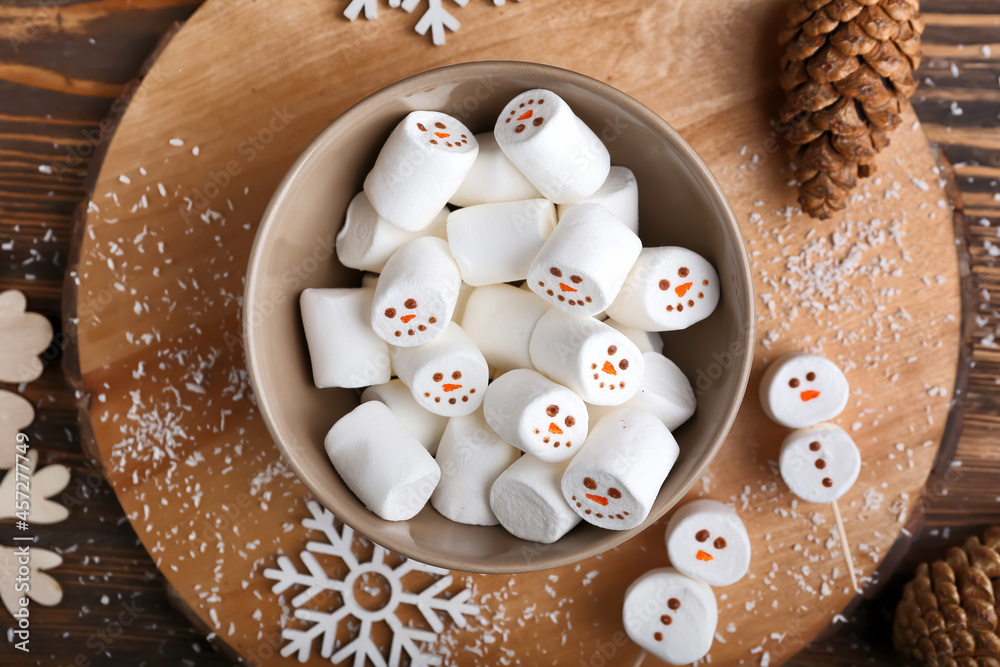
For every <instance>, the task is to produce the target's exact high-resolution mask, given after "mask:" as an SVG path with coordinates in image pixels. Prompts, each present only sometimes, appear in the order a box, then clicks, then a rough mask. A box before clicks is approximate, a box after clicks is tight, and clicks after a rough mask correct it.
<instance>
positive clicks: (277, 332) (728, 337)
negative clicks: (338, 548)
mask: <svg viewBox="0 0 1000 667" xmlns="http://www.w3.org/2000/svg"><path fill="white" fill-rule="evenodd" d="M529 88H547V89H550V90H552V91H554V92H555V93H556V94H558V95H559V96H561V97H562V98H563V99H565V100H566V101H567V102H568V103H569V104H570V106H571V107H572V108H573V109H574V110H575V111H576V113H577V114H578V115H579V116H580V117H581V118H582V119H583V120H584V121H585V122H586V123H587V124H588V125H589V126H590V127H591V128H593V129H594V130H595V131H596V132H597V134H598V135H599V136H600V137H601V138H602V139H603V140H604V142H605V144H606V145H607V146H608V148H609V150H610V152H611V157H612V163H613V164H619V165H625V166H627V167H630V168H631V169H632V170H633V171H634V172H635V175H636V178H637V180H638V183H639V193H640V221H641V222H640V236H641V237H642V240H643V245H645V246H659V245H681V246H685V247H687V248H691V249H692V250H694V251H696V252H698V253H700V254H702V255H703V256H705V257H706V258H707V259H708V260H709V261H710V262H712V264H713V265H714V266H715V267H716V268H717V270H718V272H719V276H720V279H721V282H722V299H721V301H720V304H719V307H718V308H717V310H716V311H715V313H713V314H712V316H711V317H710V318H708V319H707V320H705V321H703V322H701V323H699V324H697V325H695V326H693V327H691V328H689V329H687V330H685V331H681V332H672V333H667V334H665V335H664V340H665V349H664V354H666V355H667V356H668V357H670V358H671V359H672V360H673V361H675V362H676V363H677V364H678V365H679V366H680V367H681V369H683V370H684V372H685V373H686V374H687V376H688V378H689V379H690V380H691V381H692V383H693V384H694V386H695V389H696V392H697V393H698V396H699V399H698V410H697V413H696V414H695V416H694V418H693V419H691V420H690V421H689V422H688V423H687V424H685V425H684V426H682V427H681V428H679V429H678V430H677V431H676V432H675V434H674V435H675V437H676V438H677V441H678V443H679V444H680V449H681V454H680V458H679V460H678V461H677V464H676V466H675V467H674V469H673V471H672V472H671V474H670V477H669V478H668V480H667V482H666V483H665V484H664V486H663V488H662V489H661V490H660V494H659V496H658V497H657V500H656V504H655V506H654V508H653V511H652V512H651V513H650V516H649V518H648V519H647V520H646V521H645V522H644V523H643V524H642V525H641V526H639V527H638V528H635V529H633V530H630V531H621V532H615V531H606V530H602V529H599V528H595V527H593V526H590V525H588V524H586V523H582V524H580V525H579V526H577V527H576V528H575V529H573V530H572V531H571V532H570V533H569V534H568V535H566V536H565V537H564V538H562V539H561V540H559V541H558V542H556V543H555V544H552V545H540V544H535V543H531V542H525V541H523V540H520V539H518V538H515V537H513V536H512V535H510V534H508V533H507V532H506V531H504V530H503V529H502V528H500V527H499V526H497V527H482V526H466V525H460V524H457V523H453V522H451V521H449V520H447V519H445V518H444V517H442V516H441V515H439V514H438V513H437V512H436V511H435V510H434V509H433V508H432V507H431V506H430V504H428V505H427V507H425V508H424V510H423V511H421V513H420V514H419V515H417V516H416V517H415V518H414V519H412V520H410V521H405V522H396V523H394V522H388V521H383V520H381V519H379V518H378V517H377V516H375V515H374V514H372V513H370V512H368V511H367V510H366V509H365V508H364V506H363V505H362V504H361V503H360V502H359V501H358V500H357V498H356V497H355V496H354V495H353V494H352V493H351V491H350V490H349V489H348V488H347V487H346V486H345V485H344V483H343V482H342V481H341V480H340V478H339V477H338V476H337V474H336V472H335V471H334V469H333V466H332V465H331V464H330V462H329V460H328V459H327V457H326V454H325V452H324V450H323V437H324V436H325V434H326V432H327V430H329V428H330V427H331V426H332V425H333V423H334V422H335V421H337V419H339V418H340V416H341V415H343V414H345V413H347V412H349V411H350V410H352V409H353V408H354V407H355V406H356V405H357V404H358V392H357V391H355V390H348V389H317V388H316V387H315V386H314V385H313V383H312V376H311V371H310V367H309V360H308V353H307V349H306V341H305V336H304V334H303V331H302V325H301V321H300V314H299V307H298V297H299V294H300V293H301V292H302V290H303V289H306V288H308V287H355V286H358V285H359V284H360V279H361V275H360V273H359V272H357V271H354V270H351V269H347V268H345V267H343V266H341V265H340V264H339V263H338V262H337V261H336V256H335V253H334V239H335V237H336V234H337V230H338V228H339V226H340V224H341V222H342V219H343V215H344V211H345V210H346V208H347V205H348V203H349V202H350V200H351V198H352V197H353V196H354V195H355V194H356V193H357V192H358V191H359V190H361V186H362V182H363V180H364V177H365V175H366V173H367V171H368V170H369V169H370V168H371V165H372V164H374V161H375V157H376V155H377V154H378V151H379V149H380V147H381V145H382V143H383V141H384V140H385V139H386V137H388V135H389V132H390V131H391V130H392V128H393V127H394V126H395V125H396V123H398V122H399V121H400V120H401V119H402V118H403V116H404V115H406V114H407V113H408V112H410V111H412V110H415V109H436V110H440V111H443V112H445V113H448V114H451V115H453V116H455V117H457V118H458V119H460V120H462V121H463V122H464V123H465V124H466V126H468V127H469V128H470V129H471V130H472V131H473V132H484V131H488V130H491V129H492V127H493V123H494V121H495V119H496V117H497V115H498V114H499V113H500V111H501V109H502V107H503V105H504V104H505V103H506V102H507V101H508V100H510V99H511V98H512V97H514V96H515V95H516V94H518V93H521V92H523V91H524V90H527V89H529ZM750 289H751V288H750V274H749V261H748V259H747V256H746V250H745V248H744V246H743V242H742V238H741V237H740V233H739V228H738V225H737V223H736V220H735V218H734V216H733V214H732V211H731V209H730V208H729V205H728V203H727V202H726V200H725V198H724V196H723V194H722V191H721V189H720V188H719V186H718V184H717V183H716V182H715V180H714V178H712V176H711V174H710V173H709V172H708V169H707V168H706V167H705V166H704V164H703V163H702V162H701V160H700V159H699V158H698V157H697V156H696V155H695V154H694V152H693V150H692V149H691V148H690V147H689V146H688V145H687V144H686V143H685V142H684V141H683V140H682V139H681V138H680V137H679V136H678V135H677V134H676V133H675V132H674V131H673V130H672V129H671V128H670V127H669V126H668V125H667V124H666V123H665V122H664V121H662V120H661V119H660V118H659V117H658V116H656V114H654V113H653V112H652V111H650V110H649V109H647V108H646V107H644V106H642V105H641V104H639V103H638V102H636V101H635V100H633V99H631V98H629V97H628V96H626V95H625V94H623V93H621V92H619V91H617V90H615V89H614V88H611V87H610V86H607V85H605V84H602V83H600V82H598V81H595V80H593V79H590V78H588V77H585V76H583V75H579V74H574V73H572V72H568V71H566V70H561V69H557V68H552V67H547V66H543V65H534V64H528V63H513V62H486V63H469V64H466V65H456V66H453V67H447V68H442V69H439V70H433V71H430V72H425V73H423V74H420V75H417V76H414V77H411V78H409V79H405V80H403V81H400V82H398V83H396V84H393V85H392V86H389V87H388V88H385V89H383V90H381V91H379V92H378V93H376V94H374V95H372V96H370V97H368V98H366V99H365V100H364V101H362V102H360V103H359V104H358V105H356V106H354V107H352V108H351V109H349V110H348V111H347V112H346V113H344V114H343V115H342V116H341V117H340V118H338V119H337V120H336V121H335V122H334V123H333V124H331V125H330V126H329V127H328V128H327V129H326V130H324V132H323V133H322V134H320V136H319V137H318V138H317V139H316V140H315V141H314V142H313V144H312V145H311V146H310V147H309V148H308V149H307V150H306V151H305V153H303V155H302V156H301V157H300V158H299V160H298V162H297V163H296V164H295V166H293V168H292V170H291V171H290V172H289V174H288V175H287V176H286V178H285V180H284V182H283V183H282V184H281V186H279V188H278V190H277V192H276V194H275V196H274V198H273V199H272V201H271V204H270V206H269V208H268V210H267V212H266V213H265V216H264V219H263V221H262V223H261V226H260V229H259V231H258V236H257V240H256V243H255V246H254V249H253V252H252V255H251V261H250V267H249V272H248V276H247V294H246V312H245V322H244V328H245V334H246V353H247V361H248V364H249V368H250V372H251V378H252V381H253V385H254V389H255V391H256V396H257V400H258V403H259V405H260V408H261V411H262V413H263V415H264V418H265V420H266V421H267V424H268V427H269V428H270V430H271V433H272V435H273V437H274V439H275V440H276V442H277V443H278V445H279V447H280V449H281V450H282V452H283V454H284V456H285V458H286V459H287V461H288V462H289V464H290V465H291V467H292V468H293V469H294V470H295V472H296V473H297V474H298V476H299V478H300V479H301V480H302V481H303V482H304V483H305V484H306V486H307V487H308V488H309V489H310V491H311V492H312V493H313V494H314V495H315V496H316V498H317V499H318V500H319V501H320V502H321V503H322V504H323V505H325V506H326V507H327V508H328V509H330V511H332V512H333V513H334V514H335V515H336V516H337V517H339V518H340V519H341V520H343V521H344V522H346V523H347V524H348V525H350V526H352V527H353V528H355V529H357V530H358V531H359V532H361V533H363V534H364V535H366V536H368V537H369V538H371V539H372V540H374V541H375V542H377V543H379V544H381V545H383V546H385V547H387V548H389V549H392V550H394V551H397V552H399V553H402V554H404V555H406V556H408V557H411V558H415V559H417V560H420V561H423V562H426V563H431V564H434V565H439V566H441V567H446V568H449V569H455V570H462V571H468V572H523V571H532V570H540V569H545V568H549V567H555V566H559V565H564V564H568V563H571V562H574V561H576V560H579V559H582V558H585V557H588V556H592V555H595V554H598V553H601V552H603V551H605V550H607V549H609V548H611V547H613V546H615V545H617V544H619V543H621V542H623V541H624V540H626V539H628V537H630V536H631V535H633V534H635V533H637V532H638V531H640V530H642V529H643V528H645V527H647V526H649V525H650V524H651V523H653V522H654V521H655V520H656V519H657V518H658V517H660V516H661V515H662V514H663V513H664V512H666V511H667V510H668V509H669V508H670V507H672V506H673V505H674V504H675V503H677V502H678V501H679V500H680V499H681V498H682V497H683V495H684V493H685V492H686V491H687V490H688V489H689V488H690V487H691V485H692V484H694V483H695V482H696V481H697V479H698V478H699V476H700V475H701V473H702V471H703V470H704V468H705V467H706V466H707V465H708V463H709V462H710V461H711V459H712V458H713V457H714V455H715V454H716V452H717V451H718V449H719V448H720V447H721V445H722V442H723V440H724V438H725V436H726V433H727V432H728V430H729V427H730V426H731V424H732V421H733V419H734V418H735V415H736V411H737V408H738V406H739V403H740V401H741V399H742V396H743V391H744V388H745V386H746V380H747V376H748V375H749V365H750V358H749V357H750V351H751V349H752V348H751V342H752V340H753V313H752V309H753V303H752V295H751V292H750Z"/></svg>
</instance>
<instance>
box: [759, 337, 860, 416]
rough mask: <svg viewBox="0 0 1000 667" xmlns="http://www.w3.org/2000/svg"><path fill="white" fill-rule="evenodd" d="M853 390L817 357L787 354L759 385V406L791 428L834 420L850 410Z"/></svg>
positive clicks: (832, 366)
mask: <svg viewBox="0 0 1000 667" xmlns="http://www.w3.org/2000/svg"><path fill="white" fill-rule="evenodd" d="M850 393H851V388H850V386H849V385H848V383H847V378H846V377H845V376H844V373H843V372H842V371H841V370H840V368H838V367H837V364H835V363H833V362H832V361H830V360H829V359H826V358H825V357H821V356H819V355H817V354H797V353H792V354H786V355H783V356H781V357H779V358H778V359H776V360H774V361H773V362H772V363H771V365H770V366H768V367H767V370H766V371H764V377H763V378H761V381H760V404H761V407H763V408H764V412H765V413H767V416H768V417H770V418H771V419H772V420H774V421H776V422H778V423H779V424H781V425H782V426H787V427H788V428H802V427H803V426H812V425H813V424H817V423H819V422H822V421H827V420H829V419H833V418H834V417H836V416H837V415H839V414H840V413H841V412H843V411H844V408H845V407H846V406H847V400H848V398H850Z"/></svg>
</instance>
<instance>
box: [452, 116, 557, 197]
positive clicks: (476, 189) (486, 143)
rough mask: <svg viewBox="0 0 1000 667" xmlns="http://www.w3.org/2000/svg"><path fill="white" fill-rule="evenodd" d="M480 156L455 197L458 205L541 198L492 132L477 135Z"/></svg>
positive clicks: (477, 156) (540, 194)
mask: <svg viewBox="0 0 1000 667" xmlns="http://www.w3.org/2000/svg"><path fill="white" fill-rule="evenodd" d="M476 141H477V142H478V143H479V154H478V155H476V161H475V162H474V163H473V164H472V169H470V170H469V173H468V174H466V175H465V180H463V181H462V185H461V186H460V187H459V188H458V191H457V192H456V193H455V194H454V195H452V197H451V203H452V204H454V205H455V206H476V205H478V204H496V203H498V202H507V201H520V200H522V199H537V198H538V197H541V196H542V193H540V192H539V191H538V188H536V187H535V186H534V185H532V184H531V181H529V180H528V179H527V178H525V177H524V174H522V173H521V172H520V171H518V169H517V167H515V166H514V163H513V162H511V161H510V158H508V157H507V156H506V155H504V153H503V151H502V150H500V145H499V144H497V139H496V137H495V136H494V135H493V133H492V132H483V133H481V134H477V135H476Z"/></svg>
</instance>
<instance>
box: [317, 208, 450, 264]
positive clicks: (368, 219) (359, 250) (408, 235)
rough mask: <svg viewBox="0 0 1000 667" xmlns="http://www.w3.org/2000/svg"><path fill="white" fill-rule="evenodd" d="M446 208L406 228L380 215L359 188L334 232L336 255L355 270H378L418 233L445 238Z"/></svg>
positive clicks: (417, 236)
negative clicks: (417, 227) (423, 223)
mask: <svg viewBox="0 0 1000 667" xmlns="http://www.w3.org/2000/svg"><path fill="white" fill-rule="evenodd" d="M447 222H448V209H441V211H439V212H438V214H437V215H436V216H435V217H434V220H433V221H432V222H431V224H430V225H428V226H427V227H425V228H424V229H421V230H419V231H415V232H408V231H406V230H403V229H400V228H399V227H396V226H395V225H390V224H389V223H388V222H386V221H385V220H384V219H382V218H380V217H379V215H378V213H377V212H376V211H375V208H374V207H373V206H372V205H371V202H370V201H368V196H367V195H366V194H365V193H364V192H359V193H358V194H357V195H355V196H354V199H352V200H351V203H350V205H349V206H348V207H347V215H346V217H345V218H344V225H343V227H341V228H340V232H339V233H338V234H337V259H338V260H340V263H341V264H343V265H344V266H347V267H350V268H352V269H358V270H359V271H374V272H375V273H381V272H382V268H383V267H384V266H385V263H386V262H387V261H389V258H390V257H392V254H393V253H394V252H396V251H397V250H399V249H400V248H401V247H403V245H405V244H406V243H408V242H410V241H412V240H413V239H415V238H419V237H421V236H436V237H438V238H441V239H444V238H447V236H446V234H447V231H446V227H445V225H446V223H447Z"/></svg>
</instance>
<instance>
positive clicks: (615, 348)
mask: <svg viewBox="0 0 1000 667" xmlns="http://www.w3.org/2000/svg"><path fill="white" fill-rule="evenodd" d="M617 352H618V346H617V345H612V346H610V347H609V348H608V356H609V357H613V356H615V354H617Z"/></svg>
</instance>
